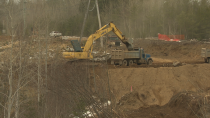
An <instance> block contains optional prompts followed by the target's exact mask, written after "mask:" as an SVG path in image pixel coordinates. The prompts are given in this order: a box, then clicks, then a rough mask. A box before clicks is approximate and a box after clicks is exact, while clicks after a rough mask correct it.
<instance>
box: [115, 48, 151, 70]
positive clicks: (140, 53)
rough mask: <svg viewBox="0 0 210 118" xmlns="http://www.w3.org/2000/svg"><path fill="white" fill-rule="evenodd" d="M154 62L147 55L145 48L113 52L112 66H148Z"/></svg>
mask: <svg viewBox="0 0 210 118" xmlns="http://www.w3.org/2000/svg"><path fill="white" fill-rule="evenodd" d="M152 62H153V60H152V58H151V56H150V54H145V53H144V49H143V48H135V49H133V50H132V51H124V50H112V52H111V64H115V65H124V66H131V65H133V64H137V65H140V64H148V65H151V64H152Z"/></svg>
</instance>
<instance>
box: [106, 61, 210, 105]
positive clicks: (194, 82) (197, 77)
mask: <svg viewBox="0 0 210 118" xmlns="http://www.w3.org/2000/svg"><path fill="white" fill-rule="evenodd" d="M209 70H210V65H209V64H199V65H185V66H180V67H160V68H126V69H125V68H118V69H110V70H109V73H110V85H111V91H112V92H113V93H114V95H115V97H116V100H117V101H119V100H120V99H121V98H122V97H123V96H124V95H125V94H126V93H129V92H130V91H131V86H132V89H133V91H136V92H138V94H139V100H140V102H137V103H136V104H138V105H135V106H133V107H132V106H131V108H139V107H142V106H145V105H149V106H150V105H160V106H163V105H165V104H166V103H168V102H169V100H170V98H171V97H172V96H173V95H175V94H177V93H179V92H183V91H198V90H204V89H206V88H208V87H210V84H209V83H210V72H209Z"/></svg>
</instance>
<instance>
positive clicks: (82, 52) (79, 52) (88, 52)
mask: <svg viewBox="0 0 210 118" xmlns="http://www.w3.org/2000/svg"><path fill="white" fill-rule="evenodd" d="M111 31H112V32H114V33H115V34H116V35H117V37H118V38H119V39H120V40H121V41H122V42H123V43H124V44H125V45H126V47H127V49H128V51H131V50H133V47H132V45H131V44H130V43H129V42H128V40H127V39H126V38H125V36H124V35H122V32H121V31H120V30H119V29H118V28H117V27H116V26H115V25H114V24H113V22H110V23H108V24H107V25H104V26H103V27H102V28H101V29H99V30H97V31H96V32H95V33H94V34H92V35H90V36H89V37H88V39H87V42H86V44H85V46H84V47H81V46H80V43H79V41H78V40H71V44H72V46H73V48H74V51H73V52H63V57H64V58H65V59H93V55H92V50H93V42H94V41H95V40H97V39H98V38H100V37H101V36H104V35H105V34H107V33H109V32H111Z"/></svg>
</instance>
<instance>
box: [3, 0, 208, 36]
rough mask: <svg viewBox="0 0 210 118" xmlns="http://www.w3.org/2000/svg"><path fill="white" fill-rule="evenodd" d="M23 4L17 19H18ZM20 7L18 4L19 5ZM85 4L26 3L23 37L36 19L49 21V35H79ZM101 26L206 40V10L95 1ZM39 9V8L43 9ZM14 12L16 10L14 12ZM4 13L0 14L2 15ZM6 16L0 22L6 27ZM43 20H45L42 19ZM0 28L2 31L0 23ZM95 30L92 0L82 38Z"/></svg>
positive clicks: (180, 2) (203, 0)
mask: <svg viewBox="0 0 210 118" xmlns="http://www.w3.org/2000/svg"><path fill="white" fill-rule="evenodd" d="M23 1H24V0H22V1H20V2H19V3H18V4H16V5H15V7H20V11H19V12H18V11H17V12H16V14H18V16H17V18H15V19H18V17H20V16H21V13H22V11H21V10H23V7H22V5H23ZM21 3H22V4H21ZM87 3H88V1H87V0H67V1H66V0H65V1H63V0H47V1H41V0H36V1H27V3H26V6H27V8H26V12H27V13H26V14H27V18H26V19H27V33H28V35H30V32H31V31H30V30H31V29H32V28H36V29H37V27H36V26H35V24H36V22H37V20H38V19H40V20H44V19H47V20H49V31H51V30H59V31H60V32H62V33H63V34H64V35H76V36H79V35H80V33H81V28H82V23H83V19H84V15H85V12H86V8H87ZM98 3H99V9H100V14H101V20H102V26H103V25H105V24H107V23H109V22H110V21H113V22H114V23H115V24H116V25H117V27H119V29H120V30H122V31H123V33H124V34H126V35H127V36H128V37H136V38H145V37H157V34H158V33H162V34H168V35H180V34H183V35H185V36H186V38H187V39H191V38H196V39H206V38H209V30H210V28H209V27H210V24H209V22H208V21H209V20H210V15H209V14H210V7H209V1H208V0H200V1H198V0H158V1H156V0H115V1H113V0H99V1H98ZM43 5H44V7H42V8H41V6H43ZM15 9H17V8H15ZM3 13H5V12H2V10H1V12H0V14H3ZM2 16H3V15H2ZM7 17H8V16H7V15H6V16H4V17H2V18H1V19H2V20H4V21H5V26H6V23H7V20H8V18H7ZM44 17H45V18H44ZM0 28H1V29H2V28H3V24H2V22H1V25H0ZM97 29H98V20H97V13H96V8H95V0H91V3H90V9H89V12H88V18H87V22H86V24H85V30H84V36H89V35H90V34H92V33H94V32H95V31H96V30H97Z"/></svg>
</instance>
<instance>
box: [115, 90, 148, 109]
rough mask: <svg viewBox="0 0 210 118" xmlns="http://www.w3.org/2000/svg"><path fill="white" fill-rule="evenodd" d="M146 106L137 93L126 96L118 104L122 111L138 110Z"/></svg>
mask: <svg viewBox="0 0 210 118" xmlns="http://www.w3.org/2000/svg"><path fill="white" fill-rule="evenodd" d="M144 105H146V104H145V103H144V102H143V101H142V100H141V99H140V97H139V94H138V92H136V91H135V92H130V93H127V94H125V95H124V96H122V98H121V99H120V100H119V102H118V103H117V107H118V108H120V109H138V108H139V107H141V106H144Z"/></svg>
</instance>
